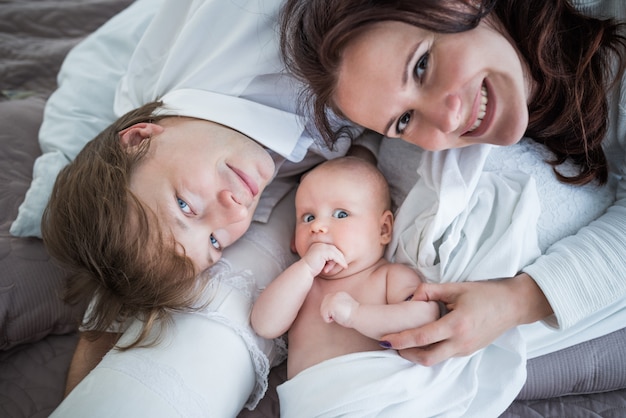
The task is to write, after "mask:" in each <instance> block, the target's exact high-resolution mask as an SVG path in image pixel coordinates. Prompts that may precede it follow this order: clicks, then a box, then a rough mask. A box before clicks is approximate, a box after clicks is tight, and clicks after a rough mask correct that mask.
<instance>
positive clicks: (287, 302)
mask: <svg viewBox="0 0 626 418" xmlns="http://www.w3.org/2000/svg"><path fill="white" fill-rule="evenodd" d="M336 265H339V266H341V267H342V268H346V267H347V265H346V261H345V259H344V257H343V254H342V253H341V251H339V250H338V249H337V247H335V246H334V245H329V244H322V243H316V244H313V245H312V246H311V247H310V248H309V250H308V251H307V253H306V254H305V255H304V256H303V257H302V258H301V259H300V260H298V261H297V262H295V263H293V264H292V265H291V266H289V268H287V269H286V270H285V271H284V272H283V273H282V274H280V275H279V276H278V277H276V278H275V279H274V281H272V283H270V284H269V286H267V287H266V288H265V290H264V291H263V292H262V293H261V295H260V296H259V298H258V299H257V301H256V302H255V303H254V306H253V307H252V314H251V317H250V321H251V323H252V328H254V330H255V331H256V333H257V334H259V335H260V336H262V337H264V338H276V337H279V336H281V335H283V334H284V333H285V332H287V330H288V329H289V328H290V327H291V324H293V321H295V319H296V316H297V315H298V312H299V311H300V308H301V307H302V304H303V303H304V300H305V299H306V296H307V295H308V293H309V290H311V286H312V285H313V279H314V278H315V276H317V275H318V274H320V273H321V272H322V271H325V272H328V271H330V270H331V269H333V268H334V267H335V266H336Z"/></svg>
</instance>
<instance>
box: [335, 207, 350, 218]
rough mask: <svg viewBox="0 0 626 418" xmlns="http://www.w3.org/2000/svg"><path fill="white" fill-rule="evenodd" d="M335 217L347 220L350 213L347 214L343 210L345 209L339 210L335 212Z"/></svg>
mask: <svg viewBox="0 0 626 418" xmlns="http://www.w3.org/2000/svg"><path fill="white" fill-rule="evenodd" d="M333 216H334V217H335V218H339V219H341V218H347V217H348V212H346V211H345V210H343V209H337V210H336V211H335V212H333Z"/></svg>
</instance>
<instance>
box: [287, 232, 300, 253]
mask: <svg viewBox="0 0 626 418" xmlns="http://www.w3.org/2000/svg"><path fill="white" fill-rule="evenodd" d="M289 247H290V249H291V252H292V253H294V254H298V250H297V249H296V233H295V232H294V233H293V234H291V243H290V244H289Z"/></svg>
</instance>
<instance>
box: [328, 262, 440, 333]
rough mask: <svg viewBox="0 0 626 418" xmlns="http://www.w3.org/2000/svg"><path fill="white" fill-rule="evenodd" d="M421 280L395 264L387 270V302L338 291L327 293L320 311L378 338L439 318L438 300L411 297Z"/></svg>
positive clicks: (332, 319)
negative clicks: (376, 302)
mask: <svg viewBox="0 0 626 418" xmlns="http://www.w3.org/2000/svg"><path fill="white" fill-rule="evenodd" d="M420 282H421V279H420V278H419V276H418V275H417V274H416V273H415V272H414V271H413V270H411V269H410V268H408V267H406V266H403V265H401V264H393V265H390V266H389V271H388V273H387V304H385V305H373V304H361V303H359V302H358V301H356V300H355V299H354V298H353V297H352V296H350V295H349V294H348V293H346V292H337V293H332V294H328V295H326V297H325V298H324V300H323V301H322V305H321V308H320V311H321V314H322V317H323V318H324V320H325V321H326V322H332V321H335V322H337V323H338V324H339V325H341V326H344V327H346V328H354V329H355V330H357V331H358V332H360V333H361V334H363V335H365V336H367V337H370V338H373V339H376V340H378V339H380V338H381V337H382V336H383V335H386V334H387V333H392V332H400V331H404V330H407V329H411V328H415V327H419V326H422V325H424V324H427V323H429V322H432V321H435V320H436V319H438V318H439V305H438V304H437V302H423V301H413V300H410V298H411V296H412V292H413V290H414V289H415V288H416V287H417V285H418V284H419V283H420ZM391 330H395V331H391Z"/></svg>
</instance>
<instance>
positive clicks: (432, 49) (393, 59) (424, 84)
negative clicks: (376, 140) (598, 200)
mask: <svg viewBox="0 0 626 418" xmlns="http://www.w3.org/2000/svg"><path fill="white" fill-rule="evenodd" d="M529 95H530V83H529V81H528V78H527V72H526V69H525V65H524V64H523V63H522V60H521V59H520V56H519V55H518V53H517V50H516V48H515V47H514V46H513V45H512V44H511V42H509V40H508V39H507V38H506V37H505V36H503V35H502V34H501V33H500V32H498V31H497V30H496V29H494V28H493V26H492V25H490V24H488V23H486V22H485V21H484V20H483V21H482V22H481V23H480V25H479V26H478V27H477V28H476V29H473V30H471V31H467V32H462V33H458V34H438V33H433V32H429V31H426V30H424V29H420V28H418V27H415V26H412V25H408V24H405V23H400V22H394V21H386V22H381V23H377V24H374V25H372V26H371V27H370V28H368V29H367V30H366V31H365V32H363V33H362V34H360V35H358V36H357V37H356V38H355V39H354V40H352V41H351V42H350V43H349V44H348V45H347V46H346V48H345V51H344V53H343V60H342V63H341V66H340V69H339V78H338V84H337V89H336V93H335V96H334V101H335V104H336V105H337V107H338V108H339V109H340V110H341V112H343V114H344V115H345V116H346V117H347V118H349V119H350V120H352V121H353V122H355V123H357V124H359V125H362V126H364V127H366V128H369V129H372V130H374V131H376V132H379V133H381V134H383V135H386V136H389V137H399V138H402V139H403V140H405V141H407V142H411V143H413V144H416V145H418V146H420V147H422V148H424V149H427V150H442V149H448V148H457V147H464V146H467V145H470V144H474V143H490V144H496V145H509V144H513V143H516V142H517V141H519V140H520V139H521V137H522V135H523V134H524V131H525V130H526V127H527V125H528V107H527V104H528V99H529Z"/></svg>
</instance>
